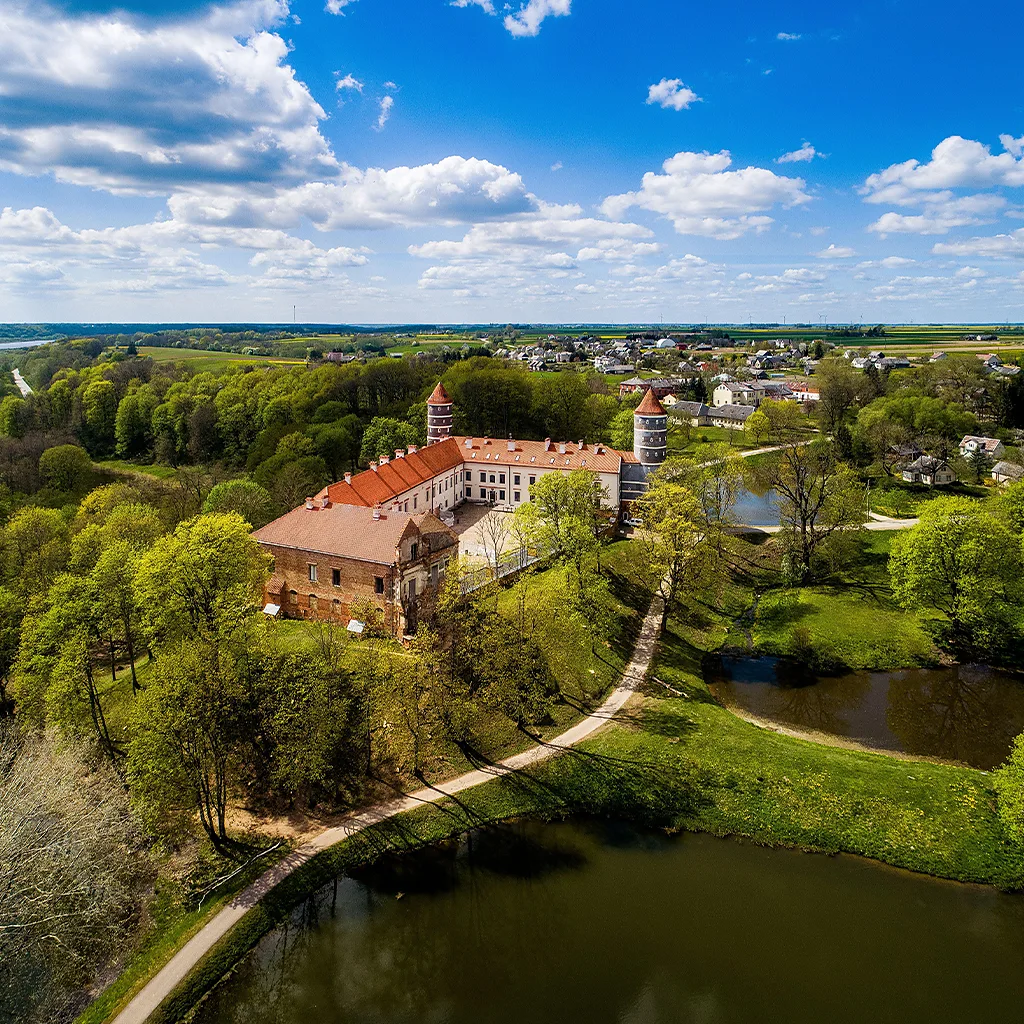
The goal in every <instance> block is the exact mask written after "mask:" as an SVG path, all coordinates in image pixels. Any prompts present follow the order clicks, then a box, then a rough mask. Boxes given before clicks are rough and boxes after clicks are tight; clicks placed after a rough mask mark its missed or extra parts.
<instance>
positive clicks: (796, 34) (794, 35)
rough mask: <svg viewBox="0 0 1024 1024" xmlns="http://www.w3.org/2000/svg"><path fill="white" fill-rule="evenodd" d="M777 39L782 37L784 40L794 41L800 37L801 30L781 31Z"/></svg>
mask: <svg viewBox="0 0 1024 1024" xmlns="http://www.w3.org/2000/svg"><path fill="white" fill-rule="evenodd" d="M775 38H776V39H781V40H782V41H783V42H792V41H794V40H797V39H799V38H800V33H799V32H780V33H779V34H778V35H777V36H776V37H775Z"/></svg>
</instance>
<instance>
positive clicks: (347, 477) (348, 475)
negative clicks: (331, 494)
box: [345, 473, 352, 484]
mask: <svg viewBox="0 0 1024 1024" xmlns="http://www.w3.org/2000/svg"><path fill="white" fill-rule="evenodd" d="M345 483H347V484H350V483H352V474H351V473H346V474H345Z"/></svg>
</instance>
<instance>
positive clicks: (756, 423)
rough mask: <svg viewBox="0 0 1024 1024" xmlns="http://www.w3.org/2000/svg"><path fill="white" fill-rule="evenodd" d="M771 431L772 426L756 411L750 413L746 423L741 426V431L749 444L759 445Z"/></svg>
mask: <svg viewBox="0 0 1024 1024" xmlns="http://www.w3.org/2000/svg"><path fill="white" fill-rule="evenodd" d="M771 429H772V425H771V422H770V420H769V419H768V417H767V416H766V415H765V414H764V413H763V412H762V411H761V410H760V409H758V410H757V411H756V412H752V413H751V414H750V415H749V416H748V417H747V422H746V423H745V424H744V425H743V431H744V433H745V434H746V435H747V438H748V439H749V440H750V442H751V444H755V445H758V444H761V442H762V441H764V439H765V438H766V437H767V436H768V434H769V433H770V431H771Z"/></svg>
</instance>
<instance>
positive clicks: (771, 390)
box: [711, 380, 793, 409]
mask: <svg viewBox="0 0 1024 1024" xmlns="http://www.w3.org/2000/svg"><path fill="white" fill-rule="evenodd" d="M711 398H712V401H713V402H714V404H715V405H716V406H723V405H752V406H753V407H754V408H755V409H756V408H757V407H758V406H759V405H760V404H761V403H762V402H763V401H764V400H765V399H766V398H770V399H772V401H775V402H786V401H791V400H792V399H793V392H792V391H791V390H790V388H789V387H788V386H787V385H785V384H779V383H776V382H773V381H763V380H743V381H739V380H732V381H723V382H722V383H721V384H719V385H718V386H717V387H716V388H715V390H714V391H713V392H712V396H711Z"/></svg>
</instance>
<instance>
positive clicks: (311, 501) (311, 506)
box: [306, 495, 313, 512]
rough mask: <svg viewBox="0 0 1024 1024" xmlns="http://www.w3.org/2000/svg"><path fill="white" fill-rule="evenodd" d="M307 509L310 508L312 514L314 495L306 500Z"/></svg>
mask: <svg viewBox="0 0 1024 1024" xmlns="http://www.w3.org/2000/svg"><path fill="white" fill-rule="evenodd" d="M306 508H308V509H309V510H310V511H311V512H312V511H313V498H312V495H311V496H310V497H308V498H306Z"/></svg>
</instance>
